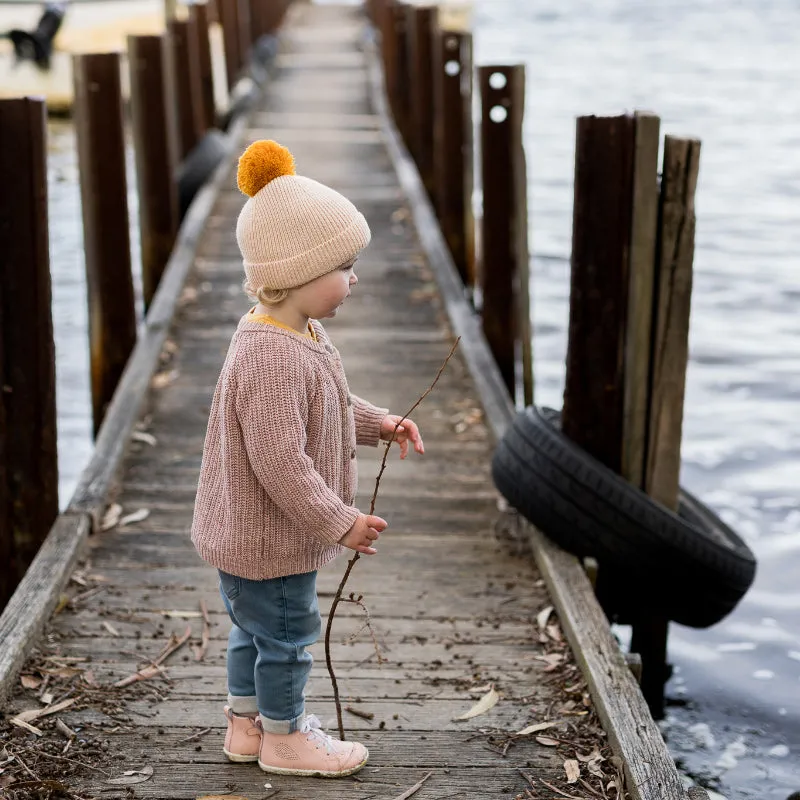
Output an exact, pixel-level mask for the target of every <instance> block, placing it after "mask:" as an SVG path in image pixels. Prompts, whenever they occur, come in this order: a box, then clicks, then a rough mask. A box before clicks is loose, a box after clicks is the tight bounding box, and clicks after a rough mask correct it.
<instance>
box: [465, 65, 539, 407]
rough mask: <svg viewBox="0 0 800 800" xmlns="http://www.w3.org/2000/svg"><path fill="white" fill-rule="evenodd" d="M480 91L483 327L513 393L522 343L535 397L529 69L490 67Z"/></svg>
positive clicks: (527, 388) (483, 70)
mask: <svg viewBox="0 0 800 800" xmlns="http://www.w3.org/2000/svg"><path fill="white" fill-rule="evenodd" d="M478 79H479V85H480V93H481V163H482V170H481V175H482V185H483V215H482V228H481V231H482V235H481V238H482V242H483V264H482V267H483V268H482V270H481V276H480V284H481V293H482V308H481V318H482V322H483V331H484V333H485V334H486V339H487V341H488V342H489V346H490V348H491V350H492V354H493V355H494V358H495V361H497V365H498V366H499V367H500V372H501V374H502V375H503V379H504V380H505V382H506V386H507V387H508V389H509V392H510V393H511V396H512V397H514V396H515V395H516V350H517V343H518V342H519V343H520V344H521V349H522V354H523V390H524V401H525V403H526V404H530V403H531V402H533V371H532V363H531V333H530V311H529V307H528V305H529V304H528V279H529V278H528V260H529V255H528V210H527V180H526V167H525V149H524V147H523V144H522V120H523V115H524V110H525V68H524V66H522V65H516V66H485V67H480V69H479V70H478Z"/></svg>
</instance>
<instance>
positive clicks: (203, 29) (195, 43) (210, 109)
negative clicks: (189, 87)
mask: <svg viewBox="0 0 800 800" xmlns="http://www.w3.org/2000/svg"><path fill="white" fill-rule="evenodd" d="M189 19H190V20H191V26H190V32H191V34H192V37H193V38H192V41H191V42H190V51H189V52H190V63H191V64H194V65H196V69H197V79H196V81H197V85H198V88H199V98H198V100H197V102H196V106H197V107H196V109H195V111H196V112H197V113H199V118H200V130H201V135H202V133H205V132H206V131H207V130H209V128H213V127H214V125H215V124H216V121H217V112H216V108H215V106H214V75H213V72H212V67H211V42H210V40H209V38H208V26H209V22H210V20H209V7H208V5H207V4H206V3H193V4H192V5H190V6H189Z"/></svg>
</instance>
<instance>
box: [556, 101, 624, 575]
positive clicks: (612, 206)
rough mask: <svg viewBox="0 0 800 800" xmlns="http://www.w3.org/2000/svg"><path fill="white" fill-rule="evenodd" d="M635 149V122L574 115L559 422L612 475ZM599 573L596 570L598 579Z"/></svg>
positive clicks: (619, 437) (618, 452) (618, 444)
mask: <svg viewBox="0 0 800 800" xmlns="http://www.w3.org/2000/svg"><path fill="white" fill-rule="evenodd" d="M634 147H635V126H634V120H633V117H629V116H620V117H594V116H590V117H579V118H578V122H577V139H576V147H575V197H574V204H573V221H572V276H571V286H570V311H569V344H568V350H567V365H566V381H565V386H564V408H563V415H562V422H561V425H562V429H563V431H564V434H565V435H566V436H568V437H569V438H570V439H572V441H574V442H576V443H577V444H579V445H580V446H581V447H583V449H584V450H586V451H587V452H588V453H590V454H591V455H593V456H594V457H595V458H597V459H598V460H599V461H601V462H602V463H603V464H605V465H606V466H607V467H609V468H610V469H612V470H614V472H616V473H620V472H621V469H622V441H623V397H624V383H623V381H624V352H625V331H626V325H627V299H628V280H629V264H630V259H629V255H630V253H629V250H630V242H631V217H632V214H631V211H632V206H633V198H632V195H631V187H632V181H633V157H634ZM602 572H603V567H602V565H600V570H599V575H598V581H599V580H601V577H600V576H601V575H602Z"/></svg>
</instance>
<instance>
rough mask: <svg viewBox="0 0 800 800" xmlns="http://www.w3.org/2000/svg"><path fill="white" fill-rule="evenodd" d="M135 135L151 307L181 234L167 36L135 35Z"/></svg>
mask: <svg viewBox="0 0 800 800" xmlns="http://www.w3.org/2000/svg"><path fill="white" fill-rule="evenodd" d="M128 63H129V66H130V85H131V98H130V109H131V134H132V138H133V151H134V156H135V158H136V179H137V187H138V194H139V236H140V240H141V251H142V293H143V296H144V306H145V309H147V308H149V307H150V303H151V301H152V299H153V295H154V294H155V292H156V289H157V288H158V283H159V281H160V280H161V275H162V273H163V272H164V267H165V266H166V265H167V261H168V260H169V256H170V253H171V252H172V245H173V244H174V242H175V234H176V233H177V230H178V194H177V188H176V185H175V166H176V165H175V163H174V162H173V157H172V152H171V148H170V146H169V137H170V132H169V124H168V122H167V120H168V118H169V116H170V115H171V114H172V113H173V109H172V108H170V107H169V105H168V104H167V99H166V95H165V92H164V87H165V70H164V43H163V36H129V37H128Z"/></svg>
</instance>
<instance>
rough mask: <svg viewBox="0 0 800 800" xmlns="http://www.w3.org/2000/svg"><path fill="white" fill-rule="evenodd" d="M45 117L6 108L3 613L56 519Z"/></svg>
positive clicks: (1, 214)
mask: <svg viewBox="0 0 800 800" xmlns="http://www.w3.org/2000/svg"><path fill="white" fill-rule="evenodd" d="M46 121H47V113H46V106H45V103H44V101H43V100H42V99H40V98H23V99H18V100H17V99H14V100H0V174H2V175H3V184H2V186H0V219H2V220H3V224H2V225H0V261H1V262H2V270H0V321H1V322H0V368H2V375H3V380H2V384H3V385H2V394H1V395H0V398H2V399H0V557H2V559H3V561H2V564H3V568H2V569H0V608H3V607H4V606H5V604H6V602H7V600H8V599H9V597H11V595H12V594H13V592H14V589H15V588H16V586H17V583H18V582H19V581H20V580H21V579H22V576H23V575H24V574H25V571H26V570H27V568H28V566H29V565H30V563H31V562H32V561H33V558H34V556H35V555H36V552H37V551H38V549H39V547H40V545H41V543H42V542H43V541H44V539H45V537H46V536H47V533H48V531H49V530H50V527H51V526H52V524H53V522H54V521H55V518H56V516H57V515H58V457H57V448H56V374H55V344H54V341H53V322H52V315H51V293H50V259H49V254H48V224H47V219H48V217H47V213H48V211H47V125H46Z"/></svg>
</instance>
